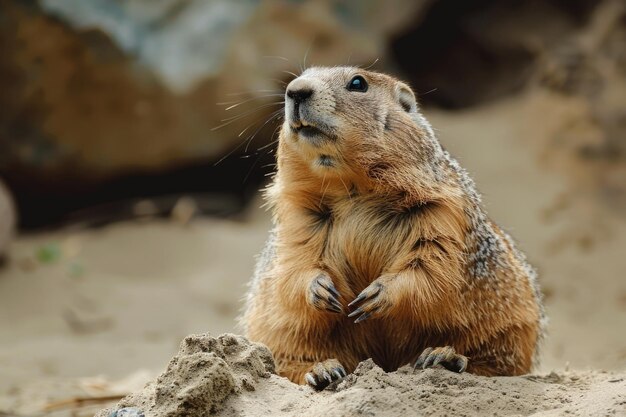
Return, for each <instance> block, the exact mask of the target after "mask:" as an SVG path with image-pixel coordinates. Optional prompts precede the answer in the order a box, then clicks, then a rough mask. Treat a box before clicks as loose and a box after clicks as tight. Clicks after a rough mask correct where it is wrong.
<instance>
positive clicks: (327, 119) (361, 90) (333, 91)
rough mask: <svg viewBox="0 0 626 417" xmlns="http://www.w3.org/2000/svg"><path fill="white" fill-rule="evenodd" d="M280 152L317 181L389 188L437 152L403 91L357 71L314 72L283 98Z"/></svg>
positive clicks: (293, 83) (386, 79)
mask: <svg viewBox="0 0 626 417" xmlns="http://www.w3.org/2000/svg"><path fill="white" fill-rule="evenodd" d="M280 140H281V141H282V142H283V146H284V147H286V148H289V154H290V155H293V156H296V157H300V158H302V160H303V161H304V162H305V163H306V164H307V165H308V166H309V167H310V168H311V170H312V171H313V172H315V173H318V174H319V175H320V176H323V177H324V178H332V177H340V178H342V177H343V178H346V179H348V180H352V181H354V182H359V181H360V180H363V179H365V178H367V179H368V180H369V181H377V182H380V181H384V182H389V181H392V182H393V181H396V180H398V177H403V178H404V179H405V180H407V179H409V178H408V177H415V176H419V175H421V174H420V171H421V172H422V173H423V172H424V171H430V167H429V165H430V162H432V161H433V160H434V159H435V155H436V154H437V153H438V152H441V147H440V146H439V144H438V143H437V141H436V139H435V138H434V135H433V133H432V129H431V128H430V125H429V124H428V122H426V120H425V119H424V118H423V116H422V115H421V114H420V113H419V111H418V107H417V102H416V99H415V94H414V93H413V91H411V89H410V88H409V86H407V85H406V84H405V83H403V82H401V81H398V80H396V79H395V78H393V77H390V76H388V75H385V74H380V73H376V72H371V71H366V70H363V69H360V68H356V67H333V68H324V67H313V68H309V69H307V70H306V71H304V72H303V73H302V75H300V76H299V77H298V78H296V79H294V80H293V81H291V82H290V83H289V85H288V86H287V89H286V92H285V122H284V124H283V127H282V130H281V138H280Z"/></svg>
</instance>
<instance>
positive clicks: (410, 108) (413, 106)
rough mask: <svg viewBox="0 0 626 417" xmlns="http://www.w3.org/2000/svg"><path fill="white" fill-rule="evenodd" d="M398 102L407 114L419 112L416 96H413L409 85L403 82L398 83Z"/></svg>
mask: <svg viewBox="0 0 626 417" xmlns="http://www.w3.org/2000/svg"><path fill="white" fill-rule="evenodd" d="M396 100H397V101H398V103H400V105H401V106H402V108H403V109H404V110H405V111H406V112H407V113H415V112H416V111H417V100H416V99H415V94H413V91H412V90H411V88H410V87H409V86H408V85H406V84H404V83H402V82H398V85H396Z"/></svg>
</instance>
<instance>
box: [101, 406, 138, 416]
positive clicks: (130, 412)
mask: <svg viewBox="0 0 626 417" xmlns="http://www.w3.org/2000/svg"><path fill="white" fill-rule="evenodd" d="M109 417H145V416H144V414H143V411H141V410H140V409H139V408H137V407H124V408H120V409H119V410H115V411H113V412H112V413H111V414H109Z"/></svg>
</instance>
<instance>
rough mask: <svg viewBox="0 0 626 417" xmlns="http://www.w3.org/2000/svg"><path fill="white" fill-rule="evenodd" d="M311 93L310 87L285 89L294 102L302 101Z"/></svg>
mask: <svg viewBox="0 0 626 417" xmlns="http://www.w3.org/2000/svg"><path fill="white" fill-rule="evenodd" d="M312 95H313V90H312V89H311V88H306V87H305V88H297V87H295V88H289V89H288V90H287V97H289V98H290V99H292V100H293V101H295V102H296V103H302V102H304V101H306V99H308V98H309V97H311V96H312Z"/></svg>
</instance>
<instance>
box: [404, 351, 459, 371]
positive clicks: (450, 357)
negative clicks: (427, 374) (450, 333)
mask: <svg viewBox="0 0 626 417" xmlns="http://www.w3.org/2000/svg"><path fill="white" fill-rule="evenodd" d="M467 363H468V359H467V357H465V356H463V355H460V354H458V353H456V352H455V351H454V348H453V347H452V346H445V347H438V348H434V349H433V348H431V347H429V348H426V349H424V351H423V352H422V354H421V355H420V356H419V358H417V361H415V365H413V368H415V369H417V368H422V369H426V368H431V367H433V366H437V365H441V366H443V367H444V368H446V369H447V370H449V371H453V372H459V373H461V372H464V371H465V370H466V369H467Z"/></svg>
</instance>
